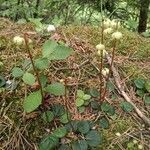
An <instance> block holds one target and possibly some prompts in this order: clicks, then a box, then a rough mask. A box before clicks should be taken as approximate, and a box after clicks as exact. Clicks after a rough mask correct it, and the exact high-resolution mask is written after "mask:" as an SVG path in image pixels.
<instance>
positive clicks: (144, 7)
mask: <svg viewBox="0 0 150 150" xmlns="http://www.w3.org/2000/svg"><path fill="white" fill-rule="evenodd" d="M149 5H150V0H141V6H140V16H139V26H138V32H139V33H142V32H145V31H146V27H147V20H148V11H149Z"/></svg>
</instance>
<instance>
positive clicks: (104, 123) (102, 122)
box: [99, 117, 109, 129]
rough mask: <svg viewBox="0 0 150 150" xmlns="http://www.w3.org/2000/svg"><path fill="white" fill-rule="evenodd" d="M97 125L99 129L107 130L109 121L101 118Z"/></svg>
mask: <svg viewBox="0 0 150 150" xmlns="http://www.w3.org/2000/svg"><path fill="white" fill-rule="evenodd" d="M99 125H100V127H101V128H104V129H108V128H109V121H108V120H107V119H106V118H104V117H103V118H101V119H100V120H99Z"/></svg>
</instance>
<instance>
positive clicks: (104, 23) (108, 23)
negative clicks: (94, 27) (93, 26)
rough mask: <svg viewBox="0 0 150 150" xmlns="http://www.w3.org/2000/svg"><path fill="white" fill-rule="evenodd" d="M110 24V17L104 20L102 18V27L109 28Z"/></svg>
mask: <svg viewBox="0 0 150 150" xmlns="http://www.w3.org/2000/svg"><path fill="white" fill-rule="evenodd" d="M110 25H111V21H110V19H106V20H104V22H103V26H104V28H109V27H110Z"/></svg>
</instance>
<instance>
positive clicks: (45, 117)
mask: <svg viewBox="0 0 150 150" xmlns="http://www.w3.org/2000/svg"><path fill="white" fill-rule="evenodd" d="M42 118H43V120H44V121H45V122H51V121H52V120H53V119H54V114H53V112H52V111H46V112H44V113H43V114H42Z"/></svg>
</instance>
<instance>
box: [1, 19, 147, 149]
mask: <svg viewBox="0 0 150 150" xmlns="http://www.w3.org/2000/svg"><path fill="white" fill-rule="evenodd" d="M29 31H34V27H33V26H32V25H31V24H30V23H29V24H23V25H18V24H15V23H13V22H11V21H9V20H7V19H1V21H0V61H1V62H3V64H4V67H3V69H1V70H0V75H1V76H3V77H5V79H6V80H13V78H12V76H11V70H12V68H13V67H14V66H21V64H22V62H23V61H24V60H25V59H26V58H27V57H28V54H27V53H26V49H25V48H24V47H22V48H20V47H16V46H15V45H14V43H13V42H12V40H13V37H14V36H16V35H23V33H24V32H29ZM122 33H123V35H124V36H123V39H122V40H121V41H120V42H119V43H118V46H117V50H116V55H115V61H114V63H115V67H116V68H117V70H118V72H119V74H120V76H121V79H122V85H123V86H124V87H125V88H126V92H127V94H128V95H129V96H130V98H131V99H132V101H133V103H135V104H136V106H137V107H138V108H139V109H140V110H141V111H142V112H143V113H144V114H145V115H146V116H147V117H148V118H150V106H149V105H145V104H144V101H143V99H142V98H140V97H138V96H137V95H136V92H135V91H136V89H135V86H134V82H133V81H134V80H135V79H137V78H143V79H146V80H150V39H148V38H144V37H142V36H139V35H138V34H137V33H133V32H130V31H127V30H126V29H122ZM100 35H101V33H100V29H99V28H97V27H91V26H65V27H59V28H58V29H57V32H56V33H53V35H52V36H51V37H49V36H41V35H39V34H36V35H32V36H31V37H30V38H31V39H32V40H33V51H32V54H33V56H34V57H37V56H39V55H40V54H41V46H42V44H43V43H44V41H46V40H47V39H49V38H52V39H55V40H57V41H59V42H60V41H61V42H64V43H66V44H67V45H69V46H70V47H72V48H73V49H74V51H75V53H74V54H73V55H72V56H70V57H69V58H68V59H67V60H65V61H63V62H61V61H60V62H58V61H57V62H52V63H51V64H50V67H49V70H47V72H48V75H49V78H50V79H51V80H52V81H60V80H61V79H64V78H66V77H69V78H68V87H69V88H70V93H72V94H74V92H75V91H76V89H85V91H86V90H87V89H90V88H97V87H99V84H98V83H99V72H98V71H97V68H98V66H99V63H100V62H99V59H98V58H97V57H96V49H95V46H96V45H97V44H99V42H100V38H101V37H100ZM107 41H108V42H107V45H108V47H107V51H108V52H111V43H110V42H109V37H108V38H107ZM87 60H89V61H88V63H85V62H86V61H87ZM106 65H107V62H106ZM76 66H80V67H78V69H75V70H74V69H72V67H76ZM111 79H112V80H113V77H112V78H111ZM114 86H115V85H114ZM25 92H26V87H25V85H24V84H22V83H21V84H20V85H19V86H18V87H17V89H16V90H14V91H7V90H6V91H5V92H1V93H0V149H1V150H13V149H14V150H22V149H25V150H29V149H31V150H32V149H33V150H36V149H37V147H38V144H39V142H40V140H41V139H42V137H43V136H44V135H47V134H49V133H50V132H51V130H52V126H51V125H50V124H45V123H44V122H43V121H42V119H41V114H40V111H39V110H37V111H35V112H32V113H30V114H25V113H24V111H23V107H22V103H23V99H24V95H25ZM115 94H116V97H115V98H114V99H113V100H112V97H111V96H112V95H111V93H109V92H107V95H106V97H107V102H108V103H110V104H111V105H113V106H114V107H115V109H116V115H115V116H113V117H107V119H108V120H109V122H110V126H109V128H108V129H99V130H100V132H101V133H102V134H103V143H102V144H101V145H100V146H99V148H98V149H102V150H103V149H108V150H111V149H112V150H125V149H129V150H137V149H138V145H139V144H141V145H143V147H144V148H143V149H145V150H148V149H150V128H148V127H146V126H145V125H144V123H143V121H142V120H141V118H139V117H138V116H137V114H136V113H135V112H134V111H132V112H129V113H126V112H124V111H123V110H122V109H121V107H120V101H122V97H121V96H120V95H118V93H117V92H116V93H115ZM52 100H53V101H55V102H53V101H52V103H62V102H61V99H60V98H54V97H52ZM68 105H69V108H70V110H69V111H70V112H71V113H72V119H74V120H75V119H77V120H84V119H85V120H88V119H89V120H90V119H95V118H96V117H97V116H94V115H93V112H91V111H86V112H85V113H84V114H80V113H78V112H77V111H76V109H75V104H74V103H72V101H71V102H68ZM100 115H104V114H103V113H101V114H100ZM92 117H93V118H92ZM55 126H58V124H57V123H56V124H55ZM116 133H120V134H121V135H119V136H117V135H116ZM133 140H137V142H138V143H137V144H135V145H134V146H133Z"/></svg>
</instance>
